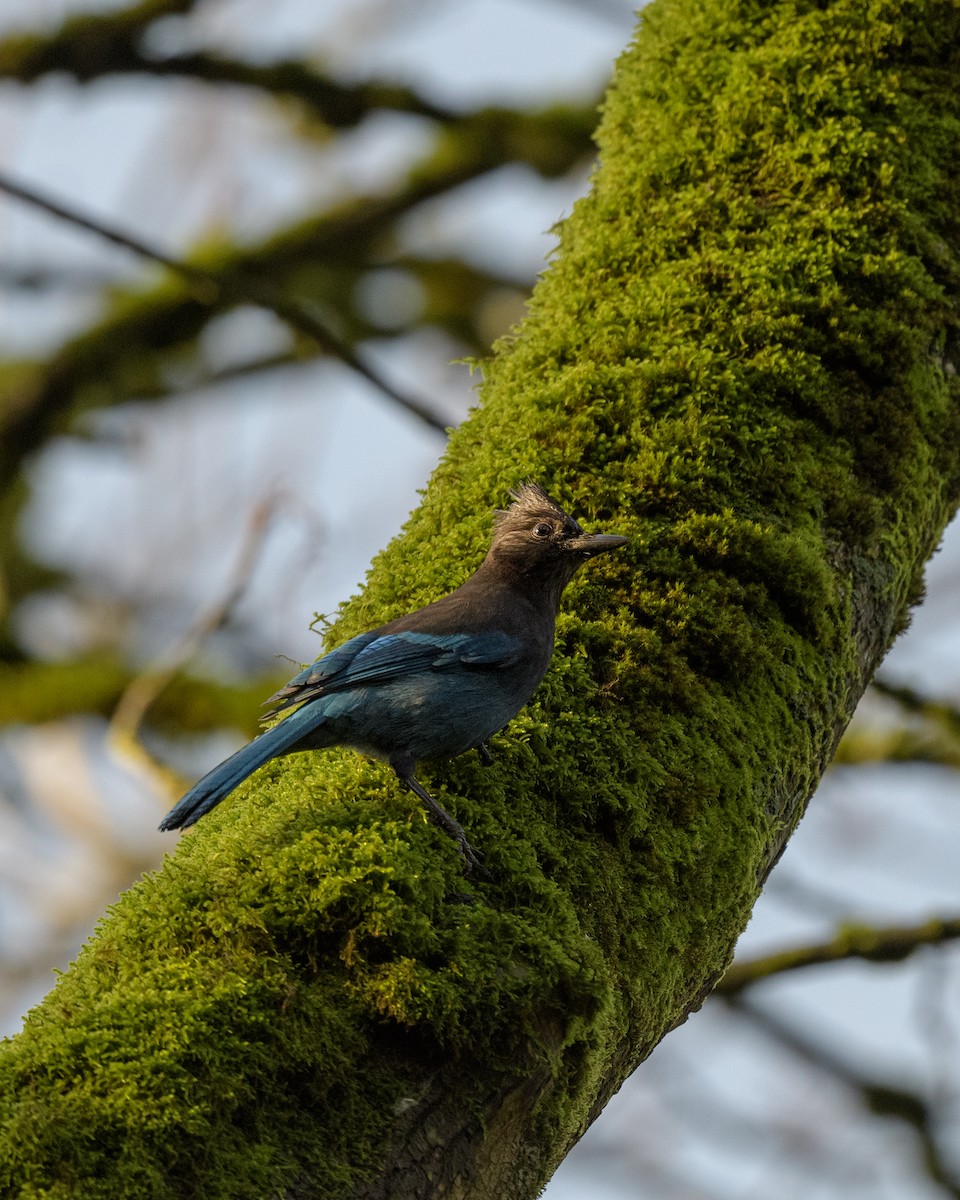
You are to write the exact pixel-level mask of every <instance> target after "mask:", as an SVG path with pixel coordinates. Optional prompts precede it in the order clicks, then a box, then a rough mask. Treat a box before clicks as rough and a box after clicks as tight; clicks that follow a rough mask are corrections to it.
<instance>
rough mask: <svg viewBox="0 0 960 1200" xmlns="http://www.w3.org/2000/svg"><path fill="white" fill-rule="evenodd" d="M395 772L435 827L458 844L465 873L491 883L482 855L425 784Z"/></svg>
mask: <svg viewBox="0 0 960 1200" xmlns="http://www.w3.org/2000/svg"><path fill="white" fill-rule="evenodd" d="M394 770H395V771H397V774H398V775H399V776H400V779H401V780H402V781H403V782H404V783H405V784H406V786H407V787H408V788H409V789H410V791H411V792H413V794H414V795H415V796H419V797H420V799H421V800H422V801H423V803H424V805H425V806H426V809H427V814H428V815H429V817H430V820H431V821H433V823H434V824H435V825H439V826H440V828H441V829H442V830H443V832H444V833H445V834H446V835H447V836H448V837H451V838H453V840H454V841H455V842H456V843H457V849H458V850H459V851H460V857H461V858H462V859H463V865H464V871H465V873H466V874H467V875H475V876H476V877H477V878H478V879H485V880H487V881H488V882H489V881H491V880H492V879H493V876H492V875H491V874H490V872H489V871H488V870H487V869H486V867H485V866H484V865H483V862H482V861H481V856H480V854H479V853H478V852H477V851H476V850H474V848H473V847H472V846H471V845H470V843H469V841H468V840H467V835H466V834H465V833H464V832H463V828H462V827H461V826H460V825H459V824H458V823H457V822H456V821H455V820H454V819H453V817H451V816H450V814H449V813H448V812H447V810H446V809H445V808H443V807H441V805H439V804H438V803H437V802H436V800H434V798H433V797H432V796H431V795H430V793H429V792H428V791H427V789H426V788H425V787H424V786H423V784H421V783H418V782H417V781H416V779H414V777H413V772H412V771H409V770H408V771H400V770H397V768H396V767H394Z"/></svg>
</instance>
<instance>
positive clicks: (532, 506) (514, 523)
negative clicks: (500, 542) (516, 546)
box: [496, 479, 582, 533]
mask: <svg viewBox="0 0 960 1200" xmlns="http://www.w3.org/2000/svg"><path fill="white" fill-rule="evenodd" d="M510 495H511V496H512V498H513V503H512V504H511V505H510V507H509V508H498V509H497V510H496V529H497V532H498V533H503V532H504V531H505V530H510V529H511V528H515V527H516V528H521V527H526V526H527V525H529V523H530V521H531V520H533V519H534V518H536V517H541V518H543V519H545V520H550V521H557V520H559V521H562V522H563V523H564V524H565V525H567V526H575V530H571V532H576V533H581V532H582V530H581V529H580V526H579V525H577V522H576V521H574V520H573V518H572V517H568V516H567V514H566V513H565V512H564V511H563V509H562V508H561V507H560V505H559V504H557V503H556V501H554V500H551V499H550V497H549V496H548V495H547V493H546V492H545V491H544V490H543V488H542V487H541V486H540V484H539V483H534V481H533V480H532V479H525V480H524V481H523V483H521V484H520V485H519V486H518V487H515V488H511V489H510Z"/></svg>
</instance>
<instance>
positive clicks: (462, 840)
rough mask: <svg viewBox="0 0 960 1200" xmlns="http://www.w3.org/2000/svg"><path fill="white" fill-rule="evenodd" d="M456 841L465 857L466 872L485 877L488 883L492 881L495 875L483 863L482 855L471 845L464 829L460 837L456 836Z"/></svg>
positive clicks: (478, 877) (481, 877)
mask: <svg viewBox="0 0 960 1200" xmlns="http://www.w3.org/2000/svg"><path fill="white" fill-rule="evenodd" d="M456 843H457V849H458V850H459V851H460V857H461V858H462V859H463V866H464V874H465V875H475V876H476V877H477V879H483V880H484V881H485V882H487V883H490V882H492V880H493V876H492V875H491V874H490V872H489V871H488V870H487V868H486V867H485V866H484V865H483V862H482V861H481V859H482V856H481V855H480V854H479V853H478V851H476V850H474V848H473V847H472V846H471V845H470V843H469V842H468V841H467V838H466V835H465V834H464V833H463V831H462V830H461V831H460V835H459V837H456Z"/></svg>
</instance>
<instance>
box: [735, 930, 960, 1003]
mask: <svg viewBox="0 0 960 1200" xmlns="http://www.w3.org/2000/svg"><path fill="white" fill-rule="evenodd" d="M958 937H960V918H956V917H953V918H942V919H941V918H935V919H933V920H930V921H926V922H924V924H922V925H905V926H904V925H891V926H887V927H886V928H879V929H877V928H872V927H871V926H868V925H848V926H846V927H845V928H843V929H841V930H840V931H839V932H838V933H837V935H836V937H834V938H833V939H832V940H831V941H829V942H821V943H820V944H819V945H813V946H798V947H797V948H796V949H793V950H781V951H780V952H779V953H777V954H769V955H765V956H764V957H762V958H754V959H748V960H747V961H746V962H742V963H737V962H735V963H734V964H733V966H732V967H730V969H729V970H728V971H727V973H726V974H725V975H724V976H723V978H722V979H721V980H720V982H719V983H718V984H717V986H716V988H715V989H714V991H715V992H717V993H719V994H720V995H722V996H735V995H737V994H738V993H740V992H742V991H743V990H744V988H747V987H750V986H751V985H752V984H754V983H759V982H760V981H761V980H763V979H769V978H770V977H771V976H772V975H782V974H783V973H784V972H786V971H796V970H799V969H800V968H801V967H814V966H820V965H822V964H824V963H832V962H842V961H844V960H846V959H853V958H859V959H863V960H865V961H867V962H901V961H902V960H903V959H905V958H909V956H910V955H911V954H913V952H914V951H915V950H918V949H919V948H920V947H921V946H933V945H938V944H939V943H941V942H947V941H951V940H952V939H954V938H958Z"/></svg>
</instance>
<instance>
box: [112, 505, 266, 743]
mask: <svg viewBox="0 0 960 1200" xmlns="http://www.w3.org/2000/svg"><path fill="white" fill-rule="evenodd" d="M279 499H280V497H279V495H278V494H277V493H273V494H271V495H269V496H267V497H266V498H265V499H263V500H261V501H260V503H259V504H258V505H257V506H256V507H255V508H254V510H253V513H252V514H251V517H250V523H249V525H248V527H247V531H246V537H245V538H244V542H243V545H242V546H241V548H240V553H239V555H238V556H237V561H236V563H235V565H234V568H233V574H232V576H231V579H230V583H229V585H228V587H227V589H226V591H225V592H224V594H223V595H222V596H220V597H219V598H218V600H217V601H216V603H215V604H213V605H211V606H210V608H208V609H205V610H204V611H203V612H201V613H200V614H199V615H198V616H197V617H196V619H195V620H194V621H193V622H192V623H191V624H190V625H189V627H188V628H187V629H186V630H184V632H183V633H182V634H181V635H180V637H179V638H178V639H177V640H176V641H175V642H174V644H173V645H172V646H170V647H169V648H168V649H167V650H166V651H165V652H164V653H163V654H161V655H160V657H159V658H158V659H157V660H156V661H155V662H154V663H153V665H152V666H150V667H148V668H147V670H145V671H143V672H141V674H139V675H138V676H137V677H136V678H135V679H133V680H131V682H130V683H129V684H128V685H127V687H126V688H125V689H124V692H123V695H122V696H121V697H120V699H119V700H118V701H117V706H116V708H115V709H114V711H113V716H112V717H111V719H110V738H111V740H112V741H113V742H114V744H116V745H122V746H123V747H124V748H127V749H129V747H130V744H131V743H132V742H136V739H137V732H138V730H139V728H140V723H141V722H142V721H143V718H144V716H145V715H146V713H147V712H148V710H149V709H150V707H151V705H152V704H153V703H154V701H155V700H156V698H157V697H158V696H159V695H160V693H161V692H162V691H163V689H164V688H165V687H166V686H167V685H168V684H169V683H170V682H171V680H173V679H174V678H176V676H177V675H178V674H179V673H180V671H181V670H182V669H183V666H184V664H185V663H187V662H188V661H189V660H190V659H191V658H192V657H193V656H194V655H195V654H196V652H197V650H198V649H199V647H200V645H201V643H202V642H203V640H204V639H205V638H206V637H208V636H209V635H210V634H211V633H214V632H215V631H216V630H217V629H220V628H221V627H222V626H223V624H224V623H225V622H226V620H227V618H228V617H229V616H230V613H231V612H232V611H233V609H234V607H235V606H236V604H237V602H238V601H239V600H240V598H241V597H242V596H243V594H244V592H245V591H246V589H247V587H248V585H249V583H250V578H251V576H252V575H253V570H254V567H255V566H256V562H257V558H258V556H259V554H260V552H261V550H262V549H263V543H264V538H265V536H266V532H267V528H268V526H269V524H270V521H271V520H272V518H273V516H274V514H275V512H276V510H277V507H278V503H279Z"/></svg>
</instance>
